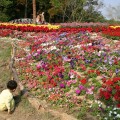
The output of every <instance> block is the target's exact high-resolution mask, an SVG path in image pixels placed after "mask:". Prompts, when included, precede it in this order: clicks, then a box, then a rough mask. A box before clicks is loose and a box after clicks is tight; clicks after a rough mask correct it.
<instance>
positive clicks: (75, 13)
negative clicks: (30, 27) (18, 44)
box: [0, 0, 104, 22]
mask: <svg viewBox="0 0 120 120" xmlns="http://www.w3.org/2000/svg"><path fill="white" fill-rule="evenodd" d="M32 4H33V2H32V0H0V14H1V15H0V21H9V20H13V19H18V18H25V17H27V18H32V17H33V7H32V6H33V5H32ZM97 6H100V4H99V0H74V2H73V0H36V12H37V14H39V13H40V12H45V19H46V21H47V22H75V21H77V22H97V21H99V22H102V21H104V17H103V15H102V14H101V13H100V12H99V11H98V10H96V7H97Z"/></svg>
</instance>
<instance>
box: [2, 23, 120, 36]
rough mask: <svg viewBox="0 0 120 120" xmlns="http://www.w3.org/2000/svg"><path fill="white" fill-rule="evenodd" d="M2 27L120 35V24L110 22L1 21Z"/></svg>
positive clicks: (21, 29)
mask: <svg viewBox="0 0 120 120" xmlns="http://www.w3.org/2000/svg"><path fill="white" fill-rule="evenodd" d="M68 25H69V26H68ZM0 29H7V30H6V32H7V33H9V32H12V31H11V30H18V31H22V32H58V31H59V32H68V31H69V32H73V31H74V32H79V31H89V32H97V33H98V32H102V34H104V35H107V36H113V37H116V36H117V37H120V26H110V25H108V24H102V23H101V24H100V23H96V24H95V23H94V24H93V23H91V24H88V23H84V24H83V25H82V23H81V24H80V23H79V24H78V23H71V24H70V23H69V24H65V23H64V24H61V25H51V24H48V25H34V24H11V23H0Z"/></svg>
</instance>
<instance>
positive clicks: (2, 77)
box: [0, 39, 11, 90]
mask: <svg viewBox="0 0 120 120" xmlns="http://www.w3.org/2000/svg"><path fill="white" fill-rule="evenodd" d="M10 56H11V45H10V43H6V42H3V40H1V39H0V86H4V87H5V86H6V82H7V81H8V80H9V79H10V70H9V60H10ZM0 90H1V89H0Z"/></svg>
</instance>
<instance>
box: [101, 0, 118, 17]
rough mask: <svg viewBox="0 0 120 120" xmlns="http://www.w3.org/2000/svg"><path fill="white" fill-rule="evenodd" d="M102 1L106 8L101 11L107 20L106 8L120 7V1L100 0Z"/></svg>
mask: <svg viewBox="0 0 120 120" xmlns="http://www.w3.org/2000/svg"><path fill="white" fill-rule="evenodd" d="M100 1H102V2H103V4H104V7H102V8H101V9H100V11H101V12H102V14H103V15H104V16H105V17H106V18H107V9H106V8H107V7H109V5H110V6H113V7H115V6H118V5H120V0H100Z"/></svg>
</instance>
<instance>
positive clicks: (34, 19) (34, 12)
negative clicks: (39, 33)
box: [32, 0, 36, 24]
mask: <svg viewBox="0 0 120 120" xmlns="http://www.w3.org/2000/svg"><path fill="white" fill-rule="evenodd" d="M32 4H33V23H34V24H35V23H36V0H32Z"/></svg>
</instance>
